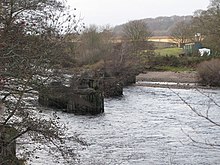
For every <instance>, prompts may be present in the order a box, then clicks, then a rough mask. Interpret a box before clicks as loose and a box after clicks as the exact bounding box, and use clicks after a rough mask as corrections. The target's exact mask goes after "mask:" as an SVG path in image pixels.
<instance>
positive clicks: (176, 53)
mask: <svg viewBox="0 0 220 165" xmlns="http://www.w3.org/2000/svg"><path fill="white" fill-rule="evenodd" d="M155 53H156V55H161V56H166V55H167V56H171V55H173V56H179V54H181V53H183V49H182V48H165V49H156V50H155Z"/></svg>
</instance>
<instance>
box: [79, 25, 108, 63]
mask: <svg viewBox="0 0 220 165" xmlns="http://www.w3.org/2000/svg"><path fill="white" fill-rule="evenodd" d="M111 37H112V32H111V29H110V28H109V27H105V28H103V29H99V28H98V27H97V26H95V25H91V26H90V27H89V28H86V29H85V30H84V31H83V33H82V34H81V35H80V47H79V56H78V57H77V60H78V62H79V63H80V64H83V65H87V64H94V63H96V62H98V61H99V60H103V59H104V58H105V57H106V56H108V55H109V53H111V51H112V42H111Z"/></svg>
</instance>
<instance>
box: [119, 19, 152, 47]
mask: <svg viewBox="0 0 220 165" xmlns="http://www.w3.org/2000/svg"><path fill="white" fill-rule="evenodd" d="M123 33H124V38H125V39H126V40H127V41H130V42H132V44H133V47H134V50H135V51H137V50H138V49H139V48H141V47H143V43H144V42H147V41H148V39H149V37H151V35H152V33H151V31H150V30H149V28H148V26H147V24H146V23H145V22H144V21H142V20H135V21H130V22H128V23H126V24H125V25H124V28H123Z"/></svg>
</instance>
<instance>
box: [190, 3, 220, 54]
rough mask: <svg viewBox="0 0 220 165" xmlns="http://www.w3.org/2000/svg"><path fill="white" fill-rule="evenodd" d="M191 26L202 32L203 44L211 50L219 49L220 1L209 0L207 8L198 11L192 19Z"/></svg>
mask: <svg viewBox="0 0 220 165" xmlns="http://www.w3.org/2000/svg"><path fill="white" fill-rule="evenodd" d="M193 26H194V27H195V28H196V29H197V31H198V32H199V33H201V34H202V38H203V41H202V42H203V45H204V46H206V47H209V48H211V49H212V50H213V51H217V52H219V51H220V48H219V44H220V41H219V37H220V1H219V0H211V1H210V5H209V7H208V9H207V10H203V11H201V10H200V11H199V12H197V13H196V15H195V16H194V19H193Z"/></svg>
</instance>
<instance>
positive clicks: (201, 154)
mask: <svg viewBox="0 0 220 165" xmlns="http://www.w3.org/2000/svg"><path fill="white" fill-rule="evenodd" d="M172 90H173V91H172ZM172 90H170V89H168V88H151V87H144V86H131V87H127V88H125V89H124V96H123V97H121V98H116V99H105V113H104V114H103V115H99V116H75V115H73V114H66V113H61V112H60V113H58V115H59V116H60V122H61V123H65V124H66V125H67V127H68V128H69V131H68V133H69V134H74V133H77V134H79V136H80V138H82V139H85V140H86V141H87V143H88V144H89V145H88V147H85V148H83V149H79V151H78V153H79V154H80V157H79V160H80V163H79V164H80V165H171V164H172V165H173V164H176V165H191V164H192V165H209V164H210V165H218V164H220V148H217V149H216V148H214V147H207V146H205V145H202V144H199V145H196V144H195V143H192V141H191V140H190V138H193V139H194V140H196V141H199V142H207V143H208V142H209V143H217V144H220V127H217V126H214V125H213V124H211V123H210V122H207V120H205V119H203V118H201V117H199V116H198V115H196V114H195V113H194V112H193V111H192V110H191V109H190V108H189V107H188V106H187V105H186V104H185V103H183V101H182V100H181V99H180V98H179V97H178V96H177V95H176V94H175V93H178V95H179V96H181V98H183V99H184V100H185V101H186V102H187V103H188V104H189V105H191V106H192V108H195V110H197V111H198V112H200V113H202V114H204V115H206V114H207V110H208V112H209V117H210V118H211V119H213V120H214V121H216V122H220V108H219V106H217V105H216V104H214V103H213V102H212V101H210V98H213V99H214V100H215V101H216V103H217V104H218V105H219V104H220V90H207V89H206V90H202V89H200V92H199V91H197V90H195V89H172ZM174 92H175V93H174ZM201 93H203V94H201ZM204 94H205V95H208V97H206V96H205V95H204ZM46 113H50V112H48V111H47V112H46ZM40 156H42V157H40V158H38V159H32V160H31V162H30V164H33V165H34V164H36V165H41V164H42V165H45V164H50V165H52V164H62V163H53V162H52V161H51V160H50V159H49V158H48V157H47V155H46V154H45V155H44V154H43V153H42V152H41V155H40Z"/></svg>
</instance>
